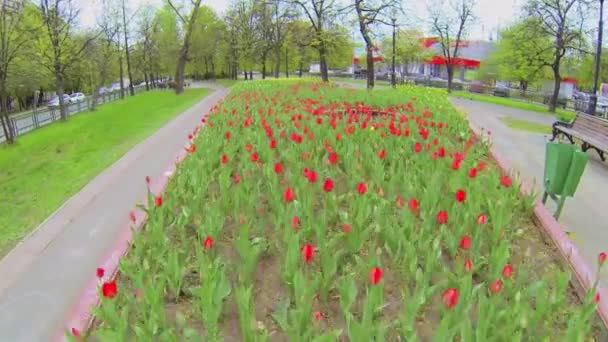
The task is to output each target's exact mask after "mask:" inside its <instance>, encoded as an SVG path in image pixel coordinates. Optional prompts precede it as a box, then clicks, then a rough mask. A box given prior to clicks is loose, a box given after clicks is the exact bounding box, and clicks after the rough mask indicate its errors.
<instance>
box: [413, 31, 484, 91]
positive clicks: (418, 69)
mask: <svg viewBox="0 0 608 342" xmlns="http://www.w3.org/2000/svg"><path fill="white" fill-rule="evenodd" d="M422 45H423V46H424V48H425V49H429V50H431V51H433V52H434V54H433V57H431V58H430V59H428V60H426V61H423V62H418V63H411V64H410V65H408V66H407V73H408V74H416V75H424V76H428V77H439V78H443V79H447V78H448V74H447V69H446V68H445V67H444V65H445V64H446V63H447V60H446V58H445V57H444V56H443V52H442V49H441V40H440V38H439V37H427V38H424V39H423V40H422ZM453 48H454V46H452V47H451V50H453ZM494 49H495V44H494V42H488V41H481V40H463V41H461V42H460V47H459V49H458V56H457V57H456V58H453V59H452V63H453V64H454V65H455V70H454V78H460V79H461V80H463V81H464V77H465V72H466V70H475V69H479V67H480V66H481V64H482V63H483V61H484V60H486V59H487V58H488V56H489V55H490V54H491V53H492V52H493V51H494Z"/></svg>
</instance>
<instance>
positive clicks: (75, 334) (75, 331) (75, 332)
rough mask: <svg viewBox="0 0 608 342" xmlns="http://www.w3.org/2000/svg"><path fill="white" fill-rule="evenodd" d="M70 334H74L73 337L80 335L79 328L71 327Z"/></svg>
mask: <svg viewBox="0 0 608 342" xmlns="http://www.w3.org/2000/svg"><path fill="white" fill-rule="evenodd" d="M72 335H74V337H80V330H78V329H76V328H72Z"/></svg>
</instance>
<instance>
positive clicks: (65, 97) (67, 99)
mask: <svg viewBox="0 0 608 342" xmlns="http://www.w3.org/2000/svg"><path fill="white" fill-rule="evenodd" d="M63 103H65V104H69V103H70V96H69V95H67V94H63ZM47 106H49V107H59V96H54V97H53V98H51V99H50V100H49V102H48V103H47Z"/></svg>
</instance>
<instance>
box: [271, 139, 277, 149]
mask: <svg viewBox="0 0 608 342" xmlns="http://www.w3.org/2000/svg"><path fill="white" fill-rule="evenodd" d="M270 148H277V141H276V139H272V140H270Z"/></svg>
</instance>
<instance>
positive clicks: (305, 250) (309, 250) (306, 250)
mask: <svg viewBox="0 0 608 342" xmlns="http://www.w3.org/2000/svg"><path fill="white" fill-rule="evenodd" d="M314 254H315V248H314V247H313V246H312V245H311V244H309V243H307V244H305V245H304V246H303V247H302V258H304V262H310V260H311V259H312V257H313V255H314Z"/></svg>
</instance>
